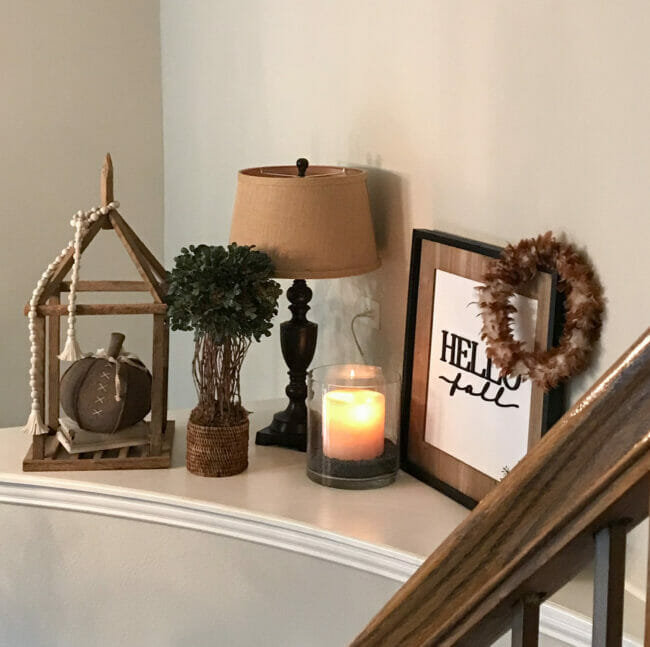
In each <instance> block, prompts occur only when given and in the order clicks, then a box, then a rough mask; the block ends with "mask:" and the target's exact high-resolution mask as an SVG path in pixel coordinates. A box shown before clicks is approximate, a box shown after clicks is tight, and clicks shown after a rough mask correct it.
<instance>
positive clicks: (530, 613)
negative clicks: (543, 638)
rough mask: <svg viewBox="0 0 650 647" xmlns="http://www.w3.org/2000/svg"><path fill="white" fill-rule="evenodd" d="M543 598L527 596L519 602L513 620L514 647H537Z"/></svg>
mask: <svg viewBox="0 0 650 647" xmlns="http://www.w3.org/2000/svg"><path fill="white" fill-rule="evenodd" d="M540 600H541V596H539V595H526V596H525V597H524V598H522V599H521V600H519V602H517V605H516V607H515V611H514V615H513V618H512V647H537V643H538V639H539V603H540Z"/></svg>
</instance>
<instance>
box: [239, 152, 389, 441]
mask: <svg viewBox="0 0 650 647" xmlns="http://www.w3.org/2000/svg"><path fill="white" fill-rule="evenodd" d="M366 175H367V174H366V172H365V171H362V170H359V169H352V168H340V167H336V166H309V162H308V161H307V160H306V159H304V158H301V159H299V160H298V161H297V162H296V166H270V167H269V166H267V167H261V168H249V169H244V170H242V171H239V174H238V181H237V193H236V197H235V207H234V212H233V219H232V227H231V230H230V240H231V242H236V243H238V244H239V245H255V246H256V247H257V248H258V249H260V250H262V251H264V252H266V253H267V254H268V255H269V256H270V257H271V259H272V260H273V263H274V266H275V276H276V277H277V278H287V279H293V284H292V285H291V287H290V288H289V289H288V290H287V298H288V299H289V303H290V305H289V310H291V319H290V320H289V321H285V322H284V323H282V324H280V345H281V348H282V355H283V357H284V360H285V362H286V363H287V366H288V368H289V385H288V386H287V388H286V394H287V396H288V398H289V405H288V406H287V408H286V409H285V410H284V411H280V412H278V413H276V414H275V415H274V416H273V421H272V422H271V424H270V425H269V426H268V427H266V428H264V429H262V430H261V431H258V432H257V435H256V438H255V442H256V443H257V444H258V445H277V446H280V447H289V448H292V449H297V450H301V451H305V450H306V448H307V406H306V404H305V400H306V397H307V383H306V378H307V369H308V368H309V364H310V363H311V360H312V358H313V357H314V351H315V349H316V335H317V331H318V326H317V325H316V324H315V323H314V322H312V321H308V319H307V311H308V310H309V302H310V300H311V297H312V291H311V289H310V288H309V287H308V286H307V282H306V279H333V278H340V277H344V276H354V275H356V274H364V273H365V272H370V271H371V270H374V269H376V268H378V267H379V264H380V261H379V258H378V256H377V248H376V246H375V236H374V231H373V227H372V219H371V216H370V205H369V202H368V189H367V186H366Z"/></svg>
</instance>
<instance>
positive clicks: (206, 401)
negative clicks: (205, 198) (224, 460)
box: [166, 243, 282, 426]
mask: <svg viewBox="0 0 650 647" xmlns="http://www.w3.org/2000/svg"><path fill="white" fill-rule="evenodd" d="M272 274H273V263H272V262H271V259H270V258H269V256H268V255H267V254H265V253H264V252H261V251H258V250H255V249H253V247H252V246H248V245H241V246H240V245H237V244H236V243H232V244H230V245H228V247H227V248H224V247H221V246H219V247H216V246H211V245H190V246H189V248H188V247H183V248H182V249H181V253H180V255H179V256H177V257H176V258H175V259H174V268H173V269H172V271H171V272H169V273H168V292H167V299H166V300H167V304H168V306H169V308H168V317H169V320H170V324H171V328H172V330H192V331H194V359H193V361H192V376H193V378H194V384H195V386H196V390H197V394H198V398H199V402H198V405H197V406H196V407H195V409H194V410H193V411H192V414H191V417H190V420H191V421H192V422H193V423H195V424H199V425H205V426H228V425H234V424H238V423H240V422H241V421H242V420H243V419H245V418H246V416H247V412H246V410H245V409H244V408H243V406H242V403H241V390H240V374H241V367H242V363H243V361H244V357H245V356H246V352H247V351H248V348H249V347H250V345H251V342H252V340H253V339H254V340H255V341H260V339H261V338H262V337H268V336H269V335H270V334H271V327H272V325H273V324H272V323H271V320H272V318H273V317H274V316H275V315H276V314H277V313H278V307H277V306H278V297H279V296H280V294H282V290H281V289H280V285H279V283H277V282H276V281H273V280H272V279H271V276H272Z"/></svg>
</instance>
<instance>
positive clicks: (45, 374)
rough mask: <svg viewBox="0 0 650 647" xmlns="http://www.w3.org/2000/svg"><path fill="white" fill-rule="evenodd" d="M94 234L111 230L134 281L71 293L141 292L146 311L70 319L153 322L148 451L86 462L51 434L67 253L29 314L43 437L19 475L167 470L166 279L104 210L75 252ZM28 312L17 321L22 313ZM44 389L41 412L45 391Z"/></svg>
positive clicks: (88, 309)
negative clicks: (35, 341) (34, 338)
mask: <svg viewBox="0 0 650 647" xmlns="http://www.w3.org/2000/svg"><path fill="white" fill-rule="evenodd" d="M100 189H101V202H102V206H107V205H108V204H109V203H111V202H112V201H113V164H112V161H111V156H110V154H108V155H106V159H105V161H104V166H103V168H102V172H101V179H100ZM101 229H112V230H113V231H114V232H115V233H116V234H117V237H118V238H119V239H120V241H121V242H122V244H123V245H124V248H125V249H126V251H127V253H128V255H129V257H130V258H131V260H132V262H133V264H134V265H135V267H136V268H137V270H138V272H139V274H140V276H141V277H142V280H141V281H112V280H102V281H79V282H78V283H77V288H76V289H77V291H78V292H117V293H119V292H148V293H149V294H150V295H151V297H152V298H153V301H152V302H150V303H112V304H86V305H83V304H79V305H77V307H76V315H77V316H84V315H143V314H149V315H152V316H153V353H152V362H151V374H152V385H151V422H150V423H149V424H150V430H151V436H150V442H149V445H148V446H147V445H144V446H135V447H123V448H121V449H112V450H111V449H107V450H99V451H96V452H92V453H88V454H83V453H82V454H69V453H68V452H67V451H66V450H65V448H64V447H63V446H62V445H61V444H60V443H59V441H58V440H57V438H56V436H55V435H54V432H55V431H56V429H57V428H58V425H59V422H58V419H59V378H60V365H59V359H58V355H59V353H60V344H61V340H60V325H61V324H60V318H61V317H62V316H66V315H67V313H68V307H67V305H65V304H62V303H61V293H62V292H68V291H69V290H70V282H69V281H65V280H64V279H65V277H66V275H67V274H68V272H69V271H70V270H71V269H72V265H73V261H74V258H73V250H72V248H71V249H69V250H68V252H67V253H66V254H65V255H64V256H63V258H62V259H61V261H60V262H59V263H58V266H57V267H56V269H55V270H54V272H53V273H52V275H51V277H50V279H49V281H48V282H47V284H46V286H45V289H44V291H43V293H42V296H41V298H40V300H39V302H38V306H37V309H36V314H37V316H36V319H35V324H36V331H35V332H36V336H37V339H38V344H37V346H38V348H39V353H40V357H39V360H40V361H39V362H38V366H39V367H41V369H40V372H39V374H38V375H37V377H36V379H37V381H38V383H39V387H40V388H39V389H38V390H39V392H40V393H41V403H40V404H41V411H43V412H45V413H46V418H45V421H46V424H47V425H48V427H49V428H50V434H48V435H40V436H34V437H33V440H32V444H31V447H30V448H29V450H28V452H27V454H26V456H25V458H24V460H23V471H25V472H38V471H60V470H105V469H143V468H160V467H169V466H170V464H171V452H172V441H173V434H174V423H173V421H171V420H167V371H168V362H169V327H168V325H167V318H166V314H167V305H166V304H165V302H164V297H165V293H166V289H167V286H166V271H165V268H164V267H163V266H162V264H161V263H160V262H159V261H158V260H157V259H156V257H155V256H154V255H153V254H152V253H151V251H149V249H148V248H147V247H146V245H145V244H144V243H143V242H142V241H141V240H140V238H138V236H137V235H136V233H135V232H134V231H133V229H131V227H129V225H128V224H127V223H126V221H125V220H124V218H122V216H121V215H120V214H119V213H118V212H117V211H116V210H111V211H109V212H108V213H106V214H105V215H102V216H101V217H100V218H99V219H98V220H97V221H96V222H93V223H91V225H90V227H89V228H88V230H87V232H86V234H85V236H84V238H83V241H82V245H81V249H82V251H83V250H85V249H86V248H87V247H88V245H90V243H91V242H92V240H93V239H94V238H95V236H96V235H97V234H98V233H99V231H100V230H101ZM29 309H30V308H29V305H27V306H26V307H25V314H26V315H27V314H28V313H29ZM46 383H47V406H45V393H46V389H45V384H46Z"/></svg>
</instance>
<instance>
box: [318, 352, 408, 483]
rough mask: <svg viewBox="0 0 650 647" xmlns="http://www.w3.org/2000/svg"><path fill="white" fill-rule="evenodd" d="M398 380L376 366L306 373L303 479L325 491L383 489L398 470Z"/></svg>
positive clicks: (340, 366) (348, 366)
mask: <svg viewBox="0 0 650 647" xmlns="http://www.w3.org/2000/svg"><path fill="white" fill-rule="evenodd" d="M399 399H400V379H399V375H398V374H397V373H391V372H386V371H384V370H382V369H381V368H380V367H378V366H365V365H361V364H337V365H333V366H320V367H318V368H314V369H312V370H311V371H310V372H309V389H308V396H307V425H308V435H307V475H308V476H309V478H310V479H311V480H312V481H316V483H320V484H322V485H327V486H329V487H336V488H344V489H349V490H363V489H368V488H377V487H383V486H384V485H388V484H389V483H392V482H393V481H394V480H395V475H396V474H397V468H398V467H399V446H398V442H399V441H398V439H399V401H400V400H399Z"/></svg>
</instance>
